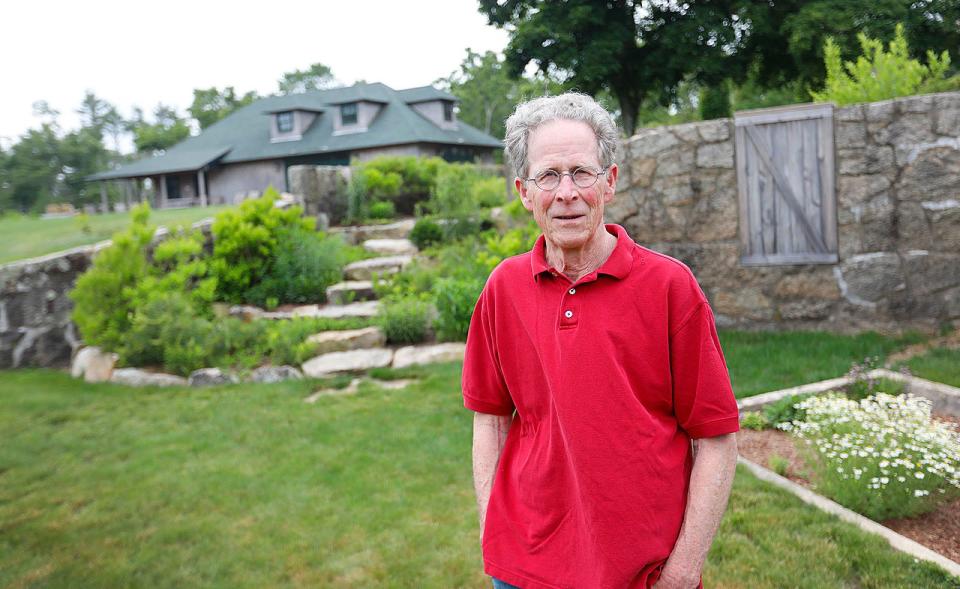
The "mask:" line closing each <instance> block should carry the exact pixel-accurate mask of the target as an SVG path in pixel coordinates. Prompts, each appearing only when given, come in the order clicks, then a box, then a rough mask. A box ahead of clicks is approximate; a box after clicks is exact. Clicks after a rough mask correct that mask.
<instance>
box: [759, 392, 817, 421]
mask: <svg viewBox="0 0 960 589" xmlns="http://www.w3.org/2000/svg"><path fill="white" fill-rule="evenodd" d="M806 397H807V395H790V396H788V397H784V398H782V399H780V400H779V401H775V402H773V403H770V404H769V405H767V406H765V407H764V408H763V416H764V417H766V418H767V421H768V422H770V425H771V426H772V427H780V426H781V425H782V424H785V423H791V422H793V421H802V420H803V418H804V413H803V409H801V408H799V407H797V404H798V403H800V401H803V400H804V399H805V398H806Z"/></svg>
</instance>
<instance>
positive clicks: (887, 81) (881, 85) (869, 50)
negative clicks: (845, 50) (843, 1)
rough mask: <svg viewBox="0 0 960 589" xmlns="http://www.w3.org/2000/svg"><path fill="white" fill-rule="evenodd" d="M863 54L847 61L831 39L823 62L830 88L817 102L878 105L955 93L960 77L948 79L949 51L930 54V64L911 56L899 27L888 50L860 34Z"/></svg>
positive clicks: (813, 93) (898, 26) (815, 93)
mask: <svg viewBox="0 0 960 589" xmlns="http://www.w3.org/2000/svg"><path fill="white" fill-rule="evenodd" d="M857 38H858V39H859V40H860V47H861V48H862V50H863V54H862V55H861V56H859V57H858V58H857V60H856V62H851V61H848V62H844V61H843V60H842V59H841V57H840V47H839V46H837V44H836V43H834V42H833V39H831V38H829V37H828V38H827V42H826V44H825V45H824V48H823V55H824V57H823V60H824V65H825V66H826V70H827V81H826V86H825V88H824V89H823V91H822V92H811V93H810V94H811V95H812V96H813V99H814V100H816V101H817V102H827V101H832V102H836V103H837V104H838V105H841V106H843V105H845V104H853V103H857V102H874V101H877V100H887V99H889V98H896V97H898V96H911V95H913V94H923V93H928V92H943V91H945V90H953V89H956V88H957V87H958V85H960V78H957V77H952V78H947V77H946V74H947V71H948V70H949V69H950V54H949V53H948V52H947V51H946V50H945V51H943V53H941V54H940V55H939V56H937V55H936V54H935V53H933V52H932V51H927V65H923V64H922V63H920V61H919V60H916V59H913V58H911V57H910V48H909V47H908V46H907V39H906V37H905V36H904V34H903V25H902V24H898V25H897V29H896V35H895V36H894V39H893V40H892V41H890V45H889V49H888V50H884V48H883V42H881V41H880V40H878V39H871V38H869V37H867V36H866V35H865V34H863V33H859V34H858V35H857Z"/></svg>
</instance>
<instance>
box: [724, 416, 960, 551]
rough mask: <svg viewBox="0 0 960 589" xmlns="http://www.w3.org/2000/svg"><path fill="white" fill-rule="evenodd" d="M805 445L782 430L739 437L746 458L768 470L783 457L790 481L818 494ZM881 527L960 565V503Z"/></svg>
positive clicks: (952, 419)
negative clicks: (803, 451) (800, 447)
mask: <svg viewBox="0 0 960 589" xmlns="http://www.w3.org/2000/svg"><path fill="white" fill-rule="evenodd" d="M935 417H936V418H937V419H941V420H943V421H949V422H951V423H954V424H960V418H957V417H952V416H945V415H936V416H935ZM802 443H803V442H801V441H799V440H797V439H796V438H794V437H793V436H791V435H790V434H788V433H786V432H782V431H779V430H770V429H768V430H763V431H754V430H749V429H741V430H740V432H738V433H737V444H738V446H739V449H740V454H741V455H742V456H743V457H744V458H746V459H747V460H749V461H751V462H754V463H756V464H759V465H760V466H763V467H764V468H770V464H769V459H770V457H771V456H775V455H776V456H780V457H782V458H784V459H786V460H787V461H788V462H789V466H788V467H787V472H786V475H785V476H786V478H788V479H790V480H791V481H793V482H795V483H797V484H799V485H802V486H804V487H806V488H808V489H810V490H812V491H816V486H815V485H813V484H812V483H811V482H810V478H811V477H810V472H811V471H810V469H809V467H808V466H807V464H806V462H805V461H804V459H803V457H802V455H801V454H800V452H799V451H798V446H797V445H795V444H802ZM880 523H881V524H883V525H884V526H886V527H888V528H890V529H891V530H894V531H895V532H897V533H898V534H901V535H903V536H906V537H907V538H910V539H911V540H913V541H915V542H918V543H920V544H923V545H924V546H926V547H927V548H930V549H931V550H934V551H936V552H939V553H940V554H942V555H943V556H945V557H947V558H949V559H950V560H952V561H954V562H960V499H955V500H953V501H948V502H945V503H941V504H940V506H939V507H938V508H937V509H936V510H934V511H931V512H930V513H926V514H923V515H920V516H917V517H912V518H898V519H890V520H886V521H882V522H880Z"/></svg>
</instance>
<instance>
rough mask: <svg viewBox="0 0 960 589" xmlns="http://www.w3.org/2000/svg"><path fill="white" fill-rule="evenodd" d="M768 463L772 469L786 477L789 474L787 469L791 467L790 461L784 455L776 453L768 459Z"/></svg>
mask: <svg viewBox="0 0 960 589" xmlns="http://www.w3.org/2000/svg"><path fill="white" fill-rule="evenodd" d="M767 465H768V466H770V470H772V471H773V472H775V473H777V474H778V475H780V476H782V477H785V476H787V470H788V469H789V468H790V461H789V460H787V459H786V458H784V457H783V456H780V455H778V454H774V455H773V456H771V457H770V458H769V459H768V460H767Z"/></svg>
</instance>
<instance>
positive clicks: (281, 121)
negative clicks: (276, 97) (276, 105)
mask: <svg viewBox="0 0 960 589" xmlns="http://www.w3.org/2000/svg"><path fill="white" fill-rule="evenodd" d="M291 131H293V113H292V112H290V111H286V112H278V113H277V132H279V133H290V132H291Z"/></svg>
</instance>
